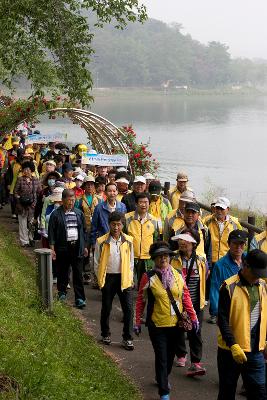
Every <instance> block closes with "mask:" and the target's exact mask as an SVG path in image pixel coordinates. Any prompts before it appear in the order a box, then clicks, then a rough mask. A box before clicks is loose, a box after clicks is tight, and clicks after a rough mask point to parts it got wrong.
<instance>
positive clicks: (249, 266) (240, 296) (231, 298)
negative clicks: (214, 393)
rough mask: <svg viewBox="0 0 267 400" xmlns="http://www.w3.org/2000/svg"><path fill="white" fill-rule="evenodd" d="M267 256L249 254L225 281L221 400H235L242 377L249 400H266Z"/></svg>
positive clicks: (220, 313) (221, 316)
mask: <svg viewBox="0 0 267 400" xmlns="http://www.w3.org/2000/svg"><path fill="white" fill-rule="evenodd" d="M262 278H267V254H265V253H264V252H263V251H261V250H259V249H255V250H252V251H250V252H249V253H248V254H247V256H246V258H245V262H244V266H243V268H242V269H241V270H240V271H239V273H238V274H236V275H234V276H232V277H231V278H229V279H227V280H226V281H224V283H223V285H222V287H221V289H220V294H219V306H218V325H219V335H218V354H217V364H218V373H219V394H218V400H225V399H227V400H234V399H235V393H236V386H237V381H238V378H239V376H240V374H241V375H242V378H243V383H244V386H245V389H246V396H247V399H248V400H266V387H265V360H264V351H266V336H267V286H266V282H265V281H264V279H262Z"/></svg>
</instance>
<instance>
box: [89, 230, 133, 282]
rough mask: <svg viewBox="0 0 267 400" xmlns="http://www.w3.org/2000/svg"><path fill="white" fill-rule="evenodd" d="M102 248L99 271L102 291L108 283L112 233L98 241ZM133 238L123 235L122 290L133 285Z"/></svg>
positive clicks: (98, 278)
mask: <svg viewBox="0 0 267 400" xmlns="http://www.w3.org/2000/svg"><path fill="white" fill-rule="evenodd" d="M97 242H98V244H99V247H100V251H99V266H98V271H97V281H98V285H99V287H100V289H102V288H103V286H104V285H105V281H106V273H107V264H108V260H109V255H110V233H109V232H108V233H106V234H105V235H103V236H101V237H100V238H98V239H97ZM132 243H133V238H132V237H130V236H128V235H125V234H124V233H122V244H121V246H120V255H121V290H124V289H128V288H129V287H131V286H132V284H133V272H132V270H131V250H132Z"/></svg>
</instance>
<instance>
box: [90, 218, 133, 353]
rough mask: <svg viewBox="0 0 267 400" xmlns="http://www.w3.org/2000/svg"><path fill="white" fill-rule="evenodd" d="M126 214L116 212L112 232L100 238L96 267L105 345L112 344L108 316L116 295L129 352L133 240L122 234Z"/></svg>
mask: <svg viewBox="0 0 267 400" xmlns="http://www.w3.org/2000/svg"><path fill="white" fill-rule="evenodd" d="M124 223H125V218H124V215H123V214H122V213H120V212H117V211H114V212H112V213H111V214H110V215H109V227H110V230H109V232H108V233H106V234H105V235H103V236H101V237H100V238H98V239H97V242H96V248H95V255H94V259H95V260H94V268H95V274H96V276H97V281H98V285H99V287H100V289H101V292H102V308H101V319H100V324H101V335H102V342H103V343H104V344H106V345H109V344H111V338H110V327H109V316H110V312H111V309H112V302H113V299H114V297H115V295H116V294H117V295H118V297H119V300H120V304H121V308H122V311H123V334H122V337H123V341H122V345H123V347H124V348H125V349H126V350H133V349H134V345H133V337H132V331H133V267H134V253H133V238H132V237H131V236H128V235H125V234H124V233H123V232H122V229H123V225H124Z"/></svg>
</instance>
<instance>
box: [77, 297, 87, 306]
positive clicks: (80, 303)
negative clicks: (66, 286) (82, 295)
mask: <svg viewBox="0 0 267 400" xmlns="http://www.w3.org/2000/svg"><path fill="white" fill-rule="evenodd" d="M75 306H76V307H77V308H84V307H85V306H86V301H85V300H83V299H77V300H76V301H75Z"/></svg>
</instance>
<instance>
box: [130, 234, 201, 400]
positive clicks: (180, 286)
mask: <svg viewBox="0 0 267 400" xmlns="http://www.w3.org/2000/svg"><path fill="white" fill-rule="evenodd" d="M149 253H150V256H151V258H152V259H153V260H154V262H155V268H154V269H153V270H152V271H149V272H146V273H144V274H143V277H142V280H141V283H140V287H139V292H138V297H137V302H136V325H135V328H134V330H135V333H136V334H137V335H138V334H140V333H141V317H142V315H143V312H144V309H145V305H146V302H147V320H146V326H147V327H148V332H149V336H150V340H151V342H152V346H153V349H154V352H155V368H156V379H157V383H158V388H159V395H160V399H161V400H169V398H170V397H169V392H170V385H169V382H168V376H169V374H170V373H171V370H172V364H173V360H174V356H175V351H176V346H177V337H179V329H181V328H179V326H178V323H179V322H180V323H181V321H182V316H181V313H182V312H183V311H186V312H187V313H188V316H189V319H190V320H191V321H192V325H193V329H195V330H196V331H197V330H198V328H199V322H198V319H197V315H196V313H195V310H194V308H193V305H192V301H191V298H190V294H189V290H188V288H187V286H186V284H185V282H184V280H183V278H182V275H181V274H180V273H179V272H177V271H176V270H175V269H174V268H172V267H171V265H170V256H171V255H173V254H174V253H173V252H172V251H171V250H170V247H169V245H168V243H167V242H164V241H158V242H155V243H153V244H152V245H151V247H150V251H149Z"/></svg>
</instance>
